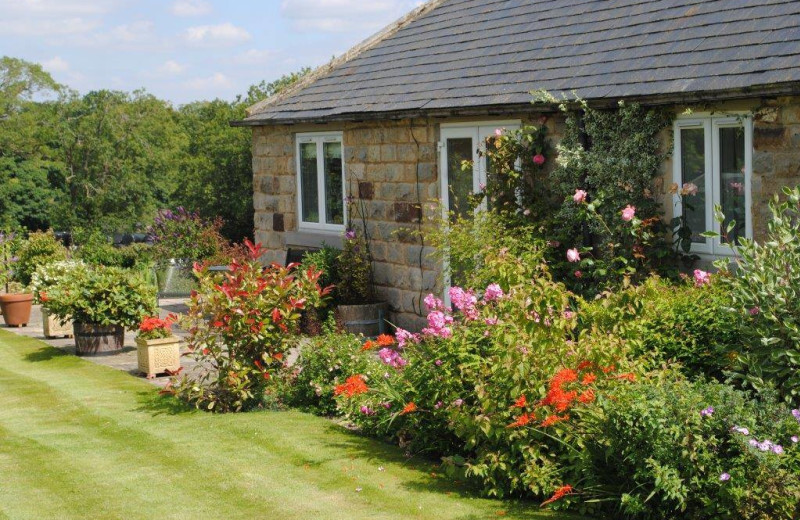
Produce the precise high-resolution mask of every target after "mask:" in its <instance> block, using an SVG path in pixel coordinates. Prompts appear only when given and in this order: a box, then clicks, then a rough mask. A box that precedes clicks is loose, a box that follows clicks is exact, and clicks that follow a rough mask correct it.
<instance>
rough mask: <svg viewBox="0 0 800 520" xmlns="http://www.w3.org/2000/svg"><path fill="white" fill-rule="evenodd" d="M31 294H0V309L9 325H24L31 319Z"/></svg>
mask: <svg viewBox="0 0 800 520" xmlns="http://www.w3.org/2000/svg"><path fill="white" fill-rule="evenodd" d="M31 307H33V294H0V309H1V310H2V312H3V319H4V320H5V322H6V325H8V326H9V327H24V326H26V325H27V324H28V321H29V320H30V319H31Z"/></svg>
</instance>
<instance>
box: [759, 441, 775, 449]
mask: <svg viewBox="0 0 800 520" xmlns="http://www.w3.org/2000/svg"><path fill="white" fill-rule="evenodd" d="M772 448H773V444H772V441H771V440H769V439H764V441H763V442H759V443H758V449H759V450H761V451H770V450H771V449H772Z"/></svg>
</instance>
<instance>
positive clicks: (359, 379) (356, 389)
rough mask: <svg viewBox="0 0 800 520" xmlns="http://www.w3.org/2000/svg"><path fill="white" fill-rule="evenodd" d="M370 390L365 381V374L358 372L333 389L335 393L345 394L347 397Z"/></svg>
mask: <svg viewBox="0 0 800 520" xmlns="http://www.w3.org/2000/svg"><path fill="white" fill-rule="evenodd" d="M368 390H369V388H368V387H367V384H366V383H365V382H364V376H362V375H360V374H356V375H354V376H350V377H348V378H347V380H346V381H345V382H344V383H342V384H341V385H337V386H336V388H334V389H333V395H342V394H344V395H345V396H346V397H353V396H354V395H358V394H363V393H365V392H367V391H368Z"/></svg>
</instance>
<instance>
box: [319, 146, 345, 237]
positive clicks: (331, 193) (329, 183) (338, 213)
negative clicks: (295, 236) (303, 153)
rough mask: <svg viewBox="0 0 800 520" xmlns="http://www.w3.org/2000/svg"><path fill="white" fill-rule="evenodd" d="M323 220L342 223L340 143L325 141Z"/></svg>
mask: <svg viewBox="0 0 800 520" xmlns="http://www.w3.org/2000/svg"><path fill="white" fill-rule="evenodd" d="M323 147H324V150H325V152H324V156H325V162H324V165H325V222H326V223H328V224H344V200H343V198H342V197H343V195H342V143H325V144H324V145H323Z"/></svg>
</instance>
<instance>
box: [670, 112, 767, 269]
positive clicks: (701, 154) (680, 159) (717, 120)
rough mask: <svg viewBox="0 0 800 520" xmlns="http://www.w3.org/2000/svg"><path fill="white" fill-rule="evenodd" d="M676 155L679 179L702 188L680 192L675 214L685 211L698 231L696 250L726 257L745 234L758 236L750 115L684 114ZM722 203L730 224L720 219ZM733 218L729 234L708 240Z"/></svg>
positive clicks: (694, 240) (694, 242) (694, 239)
mask: <svg viewBox="0 0 800 520" xmlns="http://www.w3.org/2000/svg"><path fill="white" fill-rule="evenodd" d="M674 131H675V145H674V146H675V149H674V154H673V165H674V171H673V175H674V179H673V180H674V182H675V183H677V184H678V185H679V186H681V187H682V186H684V185H685V184H687V183H691V184H694V185H695V186H697V193H696V194H688V195H684V196H683V197H682V200H683V203H682V204H681V199H680V198H678V196H677V195H676V199H675V204H676V206H675V212H676V213H675V215H676V216H681V215H685V216H686V220H687V222H688V225H689V228H690V229H691V230H692V248H691V252H692V253H701V254H707V255H714V256H721V255H730V254H732V252H733V251H732V249H731V247H730V244H731V243H732V242H735V241H736V240H738V238H739V237H747V238H752V236H753V231H752V228H753V221H752V214H751V207H752V202H751V192H750V179H751V175H752V169H753V168H752V156H753V127H752V121H751V119H750V118H748V117H746V116H740V117H739V116H727V115H726V116H711V115H707V116H698V115H694V114H693V115H692V116H690V117H685V118H684V117H681V118H679V119H677V120H676V121H675V127H674ZM717 205H718V206H720V208H721V209H722V212H723V213H724V214H725V223H724V224H723V225H722V226H720V225H719V224H718V223H717V222H716V221H715V220H714V207H715V206H717ZM731 220H734V221H735V222H736V225H735V227H734V229H733V230H732V232H731V233H730V234H729V235H728V236H721V237H719V238H706V237H703V236H702V235H701V233H703V232H705V231H714V232H717V233H720V234H723V232H724V231H725V230H726V229H727V227H728V223H730V221H731Z"/></svg>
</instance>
